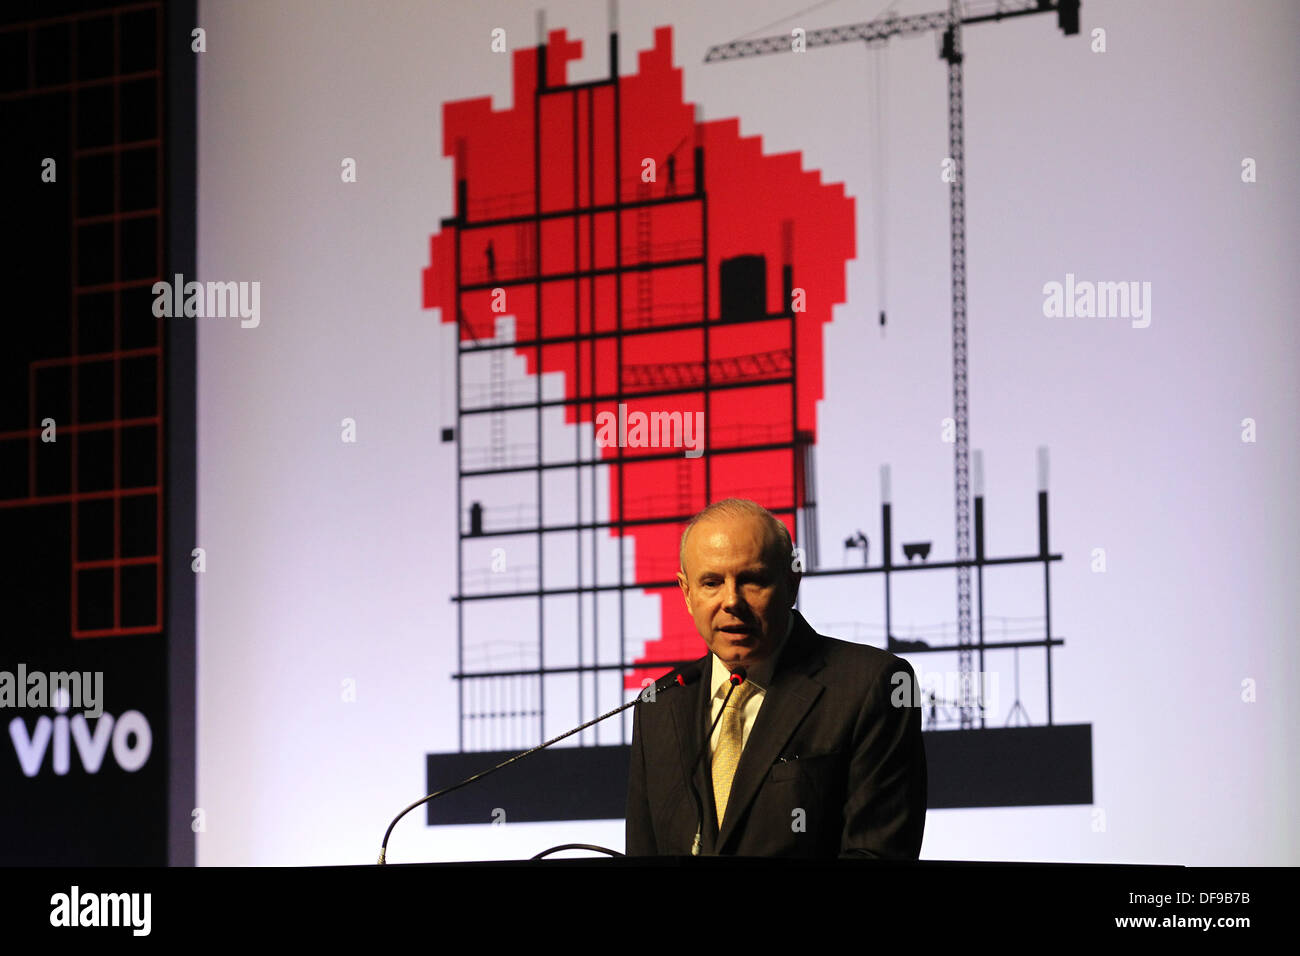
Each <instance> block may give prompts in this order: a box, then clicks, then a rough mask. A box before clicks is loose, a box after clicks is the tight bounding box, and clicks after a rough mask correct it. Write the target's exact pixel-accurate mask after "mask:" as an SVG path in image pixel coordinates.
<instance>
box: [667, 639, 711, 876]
mask: <svg viewBox="0 0 1300 956" xmlns="http://www.w3.org/2000/svg"><path fill="white" fill-rule="evenodd" d="M700 668H701V670H700V674H701V677H700V681H699V683H700V686H699V687H698V688H696V690H695V692H694V693H691V692H690V691H689V689H687V691H686V692H684V693H682V694H681V695H680V697H678V698H677V699H676V700H675V701H674V702H673V711H672V713H673V727H674V730H675V732H676V734H677V753H678V759H679V761H680V762H681V768H682V777H683V779H684V781H685V783H686V790H687V794H688V795H689V794H690V793H692V792H694V793H696V794H698V795H699V798H700V806H701V807H702V808H703V813H704V822H703V826H702V828H701V834H700V852H701V853H711V852H713V844H714V842H715V840H716V839H717V835H718V826H717V822H716V821H717V817H718V814H717V810H715V809H714V806H713V787H712V785H711V784H710V782H709V780H710V778H709V776H708V774H707V773H706V771H705V769H704V768H706V767H707V766H708V763H707V761H706V760H705V756H706V755H704V754H701V748H702V747H703V746H704V733H705V730H706V729H707V727H708V716H709V699H710V697H712V693H711V691H712V683H713V654H712V652H710V653H708V654H705V655H704V658H703V659H702V660H701V661H700ZM692 761H694V764H692ZM689 806H690V814H691V821H690V828H691V832H692V834H694V830H695V822H696V821H695V801H694V799H691V800H690V801H689Z"/></svg>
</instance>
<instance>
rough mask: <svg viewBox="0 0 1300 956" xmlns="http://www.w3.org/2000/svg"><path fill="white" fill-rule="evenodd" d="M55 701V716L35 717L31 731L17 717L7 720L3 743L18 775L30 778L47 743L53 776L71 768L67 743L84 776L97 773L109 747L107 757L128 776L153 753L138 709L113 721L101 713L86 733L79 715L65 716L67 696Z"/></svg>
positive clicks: (146, 723)
mask: <svg viewBox="0 0 1300 956" xmlns="http://www.w3.org/2000/svg"><path fill="white" fill-rule="evenodd" d="M60 698H61V699H60V700H58V702H57V703H56V704H55V707H54V709H55V711H56V712H57V716H55V717H53V718H50V717H46V716H41V717H38V718H37V719H36V726H35V728H34V729H33V730H32V731H31V732H29V731H28V729H27V721H25V720H24V719H23V718H21V717H15V718H14V719H13V720H11V721H9V739H10V740H12V741H13V743H14V752H15V753H16V754H17V755H18V764H19V766H21V767H22V768H23V776H26V777H34V776H36V775H37V774H38V773H40V771H41V766H42V765H43V764H44V763H45V754H46V753H47V752H48V751H49V750H50V744H51V743H53V745H54V748H53V749H54V759H53V764H54V772H55V774H57V775H59V776H63V775H64V774H66V773H67V772H68V770H69V769H70V767H71V766H72V745H73V744H75V745H76V750H77V757H78V759H79V760H80V761H81V766H82V767H84V768H85V771H86V773H99V768H100V767H101V766H102V765H103V763H104V757H105V756H106V755H107V753H108V750H109V747H110V746H111V747H112V749H113V759H114V760H115V761H116V762H117V765H118V766H119V767H121V768H122V769H123V770H125V771H127V772H128V773H134V772H135V771H137V770H139V769H140V768H141V767H143V766H144V765H145V763H146V762H147V761H148V760H149V753H150V752H151V751H152V750H153V731H152V730H150V729H149V721H148V720H147V719H146V718H145V716H144V714H142V713H140V711H138V710H128V711H127V712H126V713H124V714H123V715H122V716H121V717H117V718H114V717H113V715H112V714H104V715H103V716H102V717H100V718H98V719H97V720H96V721H95V725H94V729H93V730H92V729H91V725H90V721H88V720H87V719H86V717H85V715H84V714H73V715H72V716H71V717H68V716H67V710H68V706H67V704H68V702H67V698H66V697H65V696H63V695H60Z"/></svg>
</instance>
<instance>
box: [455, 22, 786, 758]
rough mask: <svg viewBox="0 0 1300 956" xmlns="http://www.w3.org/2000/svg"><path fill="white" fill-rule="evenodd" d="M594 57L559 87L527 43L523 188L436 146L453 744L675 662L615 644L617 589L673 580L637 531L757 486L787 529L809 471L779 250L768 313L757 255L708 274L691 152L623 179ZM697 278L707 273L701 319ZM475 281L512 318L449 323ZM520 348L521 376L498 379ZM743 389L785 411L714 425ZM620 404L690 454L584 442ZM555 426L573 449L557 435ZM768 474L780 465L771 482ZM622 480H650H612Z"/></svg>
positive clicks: (702, 198)
mask: <svg viewBox="0 0 1300 956" xmlns="http://www.w3.org/2000/svg"><path fill="white" fill-rule="evenodd" d="M609 49H610V72H609V76H608V77H607V78H605V79H600V80H595V81H589V82H582V83H566V84H556V83H555V82H554V79H553V77H552V79H551V81H550V82H548V77H547V74H548V71H547V52H548V50H547V47H546V46H545V45H540V46H539V48H538V51H537V56H538V62H537V84H536V90H535V96H534V100H533V103H532V110H533V119H534V121H533V131H534V136H533V142H532V144H531V152H532V157H531V160H532V180H533V190H532V193H531V194H528V193H521V192H513V193H501V192H493V193H491V194H488V195H485V194H484V190H482V189H476V184H475V182H474V175H475V170H474V168H473V166H472V164H471V163H470V162H469V161H467V160H465V150H464V149H463V148H462V149H458V150H457V156H458V160H459V161H458V163H457V177H458V179H457V182H456V214H455V216H453V217H451V218H449V219H445V220H444V221H443V226H444V229H447V230H451V231H454V236H455V238H454V242H455V258H456V265H455V277H456V278H455V289H454V293H455V310H456V315H457V316H458V323H457V324H458V326H459V332H460V334H459V335H458V346H457V375H456V392H457V396H458V405H457V427H456V431H455V436H456V451H457V502H456V508H457V514H458V520H459V523H458V547H457V591H456V594H455V596H454V600H455V601H456V605H457V662H458V666H457V672H456V673H455V675H454V677H455V680H456V682H457V687H458V697H459V713H460V728H459V746H460V749H461V750H462V751H477V750H485V749H501V748H508V747H523V746H529V745H532V744H535V743H537V742H539V741H540V740H541V739H544V738H545V736H546V735H547V730H548V728H547V726H546V718H547V716H548V715H549V714H550V713H552V712H554V711H560V713H561V714H562V715H563V719H561V718H559V717H557V718H556V719H557V723H556V726H560V724H561V723H564V722H566V721H567V722H570V723H576V722H577V721H578V720H580V719H587V718H588V717H590V716H593V715H594V714H596V713H599V712H600V711H601V709H602V708H606V707H608V706H610V705H611V703H613V702H621V701H622V700H624V699H626V692H625V690H624V681H625V678H626V676H627V675H628V674H629V673H630V672H633V671H637V672H639V671H641V670H645V671H646V672H647V673H648V674H649V673H655V674H657V673H659V672H662V671H663V670H664V669H665V668H668V667H672V666H676V665H678V664H680V663H684V661H678V660H660V661H655V660H650V661H646V660H641V661H637V660H635V654H634V653H633V646H634V645H635V646H640V645H641V644H642V643H644V640H645V638H643V637H642V636H640V635H633V634H632V633H630V631H629V627H630V625H629V620H628V607H627V601H628V594H629V592H636V593H638V594H639V593H642V592H647V591H655V590H656V589H658V590H663V589H675V588H676V582H675V574H676V571H677V567H676V561H675V557H668V556H667V555H665V557H664V558H663V559H656V558H657V554H658V549H656V556H655V557H652V556H651V555H649V554H643V555H641V556H640V557H639V559H638V558H636V557H634V555H633V554H632V550H633V548H634V546H635V544H636V542H635V541H634V540H633V537H634V536H635V535H637V534H639V535H641V536H643V537H644V536H646V535H647V534H648V533H650V532H658V533H661V534H662V536H663V539H664V540H669V539H671V540H672V541H675V540H676V537H677V536H678V535H679V534H680V532H681V529H682V528H683V527H684V525H685V523H686V522H687V521H688V520H689V519H690V518H691V516H692V515H693V514H694V513H695V512H697V511H698V510H699V509H700V508H702V507H703V506H704V505H705V504H707V503H708V502H709V501H710V500H712V498H713V497H714V491H715V488H716V487H718V486H720V485H725V488H726V493H728V494H748V495H750V496H752V497H756V498H759V499H761V500H763V501H765V502H767V503H768V504H769V506H770V508H771V510H772V511H773V512H774V513H775V514H777V515H778V517H784V518H787V519H788V520H789V521H790V523H791V524H792V525H793V526H795V527H796V528H797V527H798V521H799V518H800V516H801V513H802V512H801V509H802V508H803V507H804V504H805V502H804V500H803V497H802V496H800V495H796V496H795V497H794V498H792V497H791V489H796V490H797V489H803V488H805V487H806V486H807V480H806V472H807V470H808V468H809V467H810V462H809V459H810V455H811V447H810V441H809V438H808V436H807V435H797V434H796V433H795V427H794V422H795V418H796V416H795V405H794V403H795V396H796V394H797V388H798V381H797V379H798V368H799V362H798V354H797V342H796V336H795V315H794V313H793V312H792V311H791V309H790V298H791V297H790V289H791V287H792V283H793V274H792V273H793V270H792V267H791V266H790V264H789V261H788V256H787V262H785V263H783V264H782V270H781V275H782V281H783V286H784V288H783V289H782V299H781V301H782V302H783V303H784V305H785V308H784V309H783V310H779V311H769V308H768V294H767V288H766V282H767V274H768V263H767V262H766V260H765V258H764V257H763V256H753V255H750V256H740V257H736V258H733V259H728V260H724V261H723V262H722V263H721V268H720V269H719V275H718V276H717V277H711V276H710V275H709V274H708V272H709V261H710V260H709V244H708V202H709V194H708V188H707V184H706V183H705V181H704V169H705V164H704V146H703V145H702V143H700V142H698V141H696V138H695V137H694V135H693V131H692V130H690V129H688V130H686V131H685V135H683V136H681V137H679V138H677V139H675V140H674V141H673V142H667V143H665V144H664V150H663V152H662V153H661V154H660V155H659V156H657V157H655V158H656V159H657V161H658V175H657V176H656V177H655V179H654V180H653V181H649V182H647V181H646V180H645V178H644V177H642V176H639V175H637V173H638V170H639V166H638V165H637V162H638V160H637V158H636V157H631V158H630V157H628V156H626V155H624V154H623V151H622V148H621V144H620V142H619V139H620V130H621V129H622V125H623V116H622V111H623V104H622V91H621V86H622V84H621V83H620V81H619V75H618V45H617V36H616V35H613V36H611V37H610V48H609ZM559 140H567V142H565V143H560V142H559ZM562 178H567V179H568V181H567V182H562V181H561V180H562ZM788 231H789V230H788V229H787V232H788ZM557 239H558V240H559V241H557ZM787 248H788V243H787ZM710 281H716V282H719V283H720V286H719V289H718V293H719V301H720V303H721V310H720V314H718V315H712V316H710V315H707V314H706V312H707V310H708V303H709V301H710V299H709V283H710ZM485 296H487V297H491V296H497V297H498V299H499V300H504V301H506V302H508V303H510V305H509V306H508V307H507V308H506V309H505V312H508V313H509V315H506V314H504V313H501V314H494V315H493V318H492V319H491V320H490V321H483V320H482V319H480V320H479V321H477V322H475V321H473V320H472V319H470V318H469V317H468V315H467V313H468V312H471V311H476V312H479V313H481V312H482V309H472V308H469V307H468V305H467V304H468V303H473V302H477V303H479V304H481V303H482V302H483V297H485ZM476 297H477V298H476ZM489 325H490V326H491V327H489ZM552 350H567V352H568V356H569V357H568V362H569V363H570V365H569V368H570V370H571V371H570V374H569V376H568V379H569V380H568V381H566V382H564V383H562V387H560V388H558V389H557V388H556V387H555V383H554V382H553V381H551V380H548V378H547V376H546V375H543V374H541V372H540V370H541V369H542V368H543V367H544V365H545V364H546V359H547V358H548V357H550V358H554V356H555V355H556V354H558V353H557V352H554V351H552ZM528 353H531V357H529V358H527V359H526V361H527V365H528V366H529V367H530V369H531V372H532V373H533V374H532V375H531V376H530V377H529V378H525V377H524V376H523V375H522V374H519V375H515V376H514V377H513V379H512V376H511V374H510V371H509V370H510V368H511V367H513V366H515V365H519V364H523V362H522V361H521V359H520V358H519V357H520V356H525V357H527V356H528ZM530 379H531V380H530ZM529 386H531V389H530V388H529ZM755 402H758V403H760V404H762V405H763V406H765V407H780V408H782V409H784V410H785V411H784V414H782V415H780V416H779V417H778V418H776V419H775V420H773V419H770V418H769V419H768V420H764V421H758V422H754V423H753V424H745V425H739V424H736V423H735V422H734V417H733V416H730V415H727V414H722V415H719V416H718V418H719V419H720V422H719V423H718V424H716V425H715V423H714V418H715V414H714V413H715V411H716V410H718V408H719V407H720V406H722V405H728V406H731V407H734V406H735V405H736V404H737V403H751V404H752V403H755ZM625 409H626V410H628V411H627V412H626V414H634V413H635V412H636V411H642V412H644V413H647V414H658V415H662V416H665V417H671V416H674V415H676V416H680V417H682V418H684V417H685V416H689V415H693V414H697V413H699V414H702V422H703V425H704V434H703V435H701V436H698V437H699V438H700V439H701V442H700V444H701V445H702V453H701V454H700V456H699V457H698V458H694V457H688V456H687V455H686V454H685V450H684V449H683V447H679V446H672V445H670V446H669V447H663V446H657V447H648V448H637V447H627V446H625V444H624V443H623V442H622V441H620V442H619V443H617V444H615V445H614V446H613V447H603V446H602V445H601V444H600V443H599V442H598V431H597V429H596V428H595V427H593V426H594V423H595V422H596V421H597V420H598V419H599V418H600V416H602V415H608V416H614V417H618V416H620V415H623V414H625V412H624V410H625ZM565 423H567V425H568V429H567V431H566V429H565V428H564V427H559V426H561V425H562V424H565ZM673 424H674V425H676V420H674V421H673ZM568 432H572V444H571V445H567V447H563V448H561V447H559V446H560V441H563V442H566V443H567V442H568ZM673 434H675V431H673ZM557 435H563V436H565V437H564V438H563V439H560V440H557V438H556V436H557ZM746 472H749V473H752V474H754V475H766V476H768V479H767V481H766V484H764V483H763V482H762V481H758V482H750V483H749V484H748V485H745V483H743V482H740V483H738V482H737V480H736V478H735V476H736V475H738V474H744V473H746ZM773 474H784V475H786V476H788V478H787V479H786V480H785V482H777V483H775V484H774V483H773V482H772V481H771V476H772V475H773ZM634 477H635V479H636V480H635V484H636V485H638V486H642V487H643V486H645V485H646V484H647V483H649V484H652V485H653V487H654V488H655V489H656V490H655V491H654V492H653V493H650V494H636V495H632V494H630V493H629V492H628V490H627V489H628V487H629V485H631V484H633V483H634V481H633V478H634ZM786 482H788V483H786ZM774 492H775V493H777V494H779V495H781V496H782V497H783V499H784V500H781V501H774V499H773V493H774ZM672 553H673V554H674V555H675V545H674V547H673V548H672ZM480 612H482V613H480ZM652 636H657V635H652ZM561 700H562V701H563V702H564V706H563V707H562V708H561V707H560V706H559V704H557V703H556V702H557V701H561ZM629 732H630V722H628V721H626V719H625V722H624V723H623V725H622V726H621V727H617V726H616V727H613V728H610V729H604V730H602V729H601V728H599V727H598V728H595V729H594V730H593V731H592V732H590V733H589V734H588V735H586V736H584V737H583V738H581V739H580V741H579V743H580V744H597V743H620V744H621V743H622V742H623V741H624V739H625V737H626V735H627V734H628V733H629Z"/></svg>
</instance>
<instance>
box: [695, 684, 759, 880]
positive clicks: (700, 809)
mask: <svg viewBox="0 0 1300 956" xmlns="http://www.w3.org/2000/svg"><path fill="white" fill-rule="evenodd" d="M746 676H747V674H746V671H745V668H743V667H737V668H736V669H735V670H734V671H732V672H731V676H730V677H729V678H727V682H728V683H729V684H731V686H730V687H729V688H727V696H726V697H723V698H722V706H721V707H720V708H718V716H716V717H714V718H713V723H711V724H710V725H709V732H708V734H707V735H705V738H704V743H703V744H701V745H700V752H699V753H698V754H696V755H695V759H694V760H693V761H691V780H692V783H691V796H693V797H694V798H695V839H694V841H692V843H691V856H699V855H700V837H701V835H702V834H703V833H704V801H702V800H701V799H700V791H699V790H697V789H696V788H695V784H694V778H695V768H696V767H698V766H699V764H700V760H701V759H703V757H704V751H705V748H707V747H708V746H709V741H711V740H712V739H713V731H714V730H716V729H717V727H718V721H720V720H721V719H722V715H723V714H724V713H726V710H727V704H729V703H730V702H731V695H732V694H734V693H735V692H736V688H737V687H739V686H740V685H741V684H743V683H744V682H745V678H746ZM718 825H719V826H721V825H722V821H721V820H719V821H718Z"/></svg>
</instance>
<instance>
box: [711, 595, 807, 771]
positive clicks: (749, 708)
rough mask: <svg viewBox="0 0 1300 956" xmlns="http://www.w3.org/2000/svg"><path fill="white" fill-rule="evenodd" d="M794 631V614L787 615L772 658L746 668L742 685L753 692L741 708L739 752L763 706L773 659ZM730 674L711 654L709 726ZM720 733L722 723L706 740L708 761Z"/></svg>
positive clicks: (725, 694)
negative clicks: (782, 632) (711, 692)
mask: <svg viewBox="0 0 1300 956" xmlns="http://www.w3.org/2000/svg"><path fill="white" fill-rule="evenodd" d="M792 630H794V615H793V614H791V615H790V616H789V618H787V619H786V623H785V636H784V637H782V638H781V642H780V643H779V644H777V646H776V650H775V651H773V652H772V656H771V657H770V658H769V659H768V660H766V661H764V662H763V663H762V664H759V665H757V666H756V667H754V668H752V669H750V672H749V673H748V674H747V675H746V677H745V680H746V682H748V683H750V684H752V685H753V686H754V693H752V694H751V695H750V696H749V700H747V701H745V707H744V709H743V710H742V711H741V719H742V720H743V721H744V722H743V724H742V726H741V731H740V749H741V750H742V751H743V750H744V749H745V744H746V743H748V742H749V732H750V731H751V730H752V729H753V728H754V721H755V720H757V719H758V711H759V709H760V708H761V707H762V706H763V698H764V697H766V696H767V684H768V682H769V681H770V680H771V679H772V674H773V673H774V672H775V670H776V661H777V658H779V657H780V656H781V651H782V650H783V649H784V648H785V645H786V642H787V641H788V640H789V639H790V632H791V631H792ZM730 677H731V671H729V670H727V665H726V664H724V663H722V659H721V658H720V657H718V655H717V654H714V655H713V673H712V675H711V678H710V679H711V680H712V682H713V698H712V701H713V706H712V707H711V708H710V711H709V724H710V726H712V725H713V721H714V720H717V717H718V714H719V713H720V712H721V710H722V701H723V700H724V699H725V698H726V696H727V690H728V689H729V686H730V681H729V678H730ZM721 733H722V721H720V720H719V721H718V725H717V726H716V727H714V728H713V736H712V737H710V738H709V758H710V759H712V757H713V752H714V751H715V750H717V748H718V736H719V735H720V734H721Z"/></svg>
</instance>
